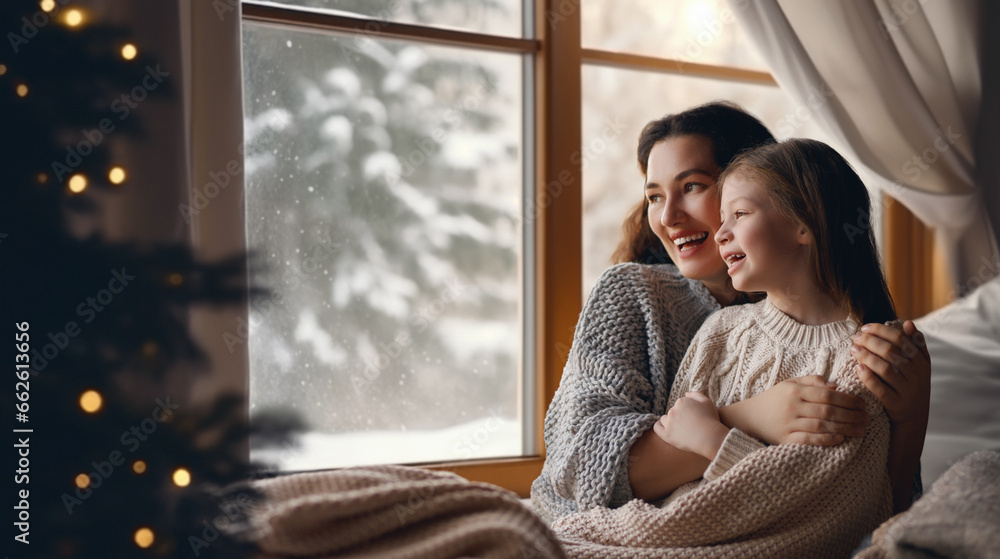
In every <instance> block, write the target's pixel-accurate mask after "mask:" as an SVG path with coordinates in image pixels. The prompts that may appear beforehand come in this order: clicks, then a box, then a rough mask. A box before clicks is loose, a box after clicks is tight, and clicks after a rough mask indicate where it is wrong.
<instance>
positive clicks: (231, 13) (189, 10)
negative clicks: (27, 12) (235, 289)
mask: <svg viewBox="0 0 1000 559" xmlns="http://www.w3.org/2000/svg"><path fill="white" fill-rule="evenodd" d="M178 7H179V10H180V33H179V36H178V40H179V45H180V47H181V52H182V58H183V83H184V88H183V92H182V95H181V98H182V100H183V107H184V119H183V129H184V136H185V137H184V153H185V157H186V161H185V164H186V169H187V177H188V180H187V204H188V206H187V209H186V210H185V211H180V210H179V211H178V213H180V214H181V215H182V216H183V215H184V214H186V215H187V218H188V219H186V220H185V222H186V223H187V224H188V226H189V227H190V234H191V243H192V245H193V246H194V248H195V251H196V254H198V256H199V257H200V258H203V259H205V260H207V261H211V262H215V261H219V260H221V259H224V258H228V257H233V256H234V255H238V254H242V253H245V251H246V230H245V223H244V181H243V78H242V76H243V72H242V66H241V56H240V53H241V33H240V31H241V17H240V8H239V3H238V2H230V1H226V2H205V1H203V0H179V2H178ZM247 328H248V327H247V313H246V308H245V305H237V306H226V307H220V308H195V309H194V310H193V311H192V313H191V329H192V335H193V337H194V338H195V340H196V341H197V342H198V344H199V345H200V346H201V347H202V348H203V349H204V350H205V351H206V353H207V354H208V355H209V358H210V359H211V362H212V374H211V375H205V376H202V377H198V378H197V379H196V382H195V384H194V386H193V389H192V391H191V400H192V401H193V402H195V403H197V402H201V401H205V400H208V401H210V400H211V399H212V398H214V397H216V396H218V395H219V394H221V393H224V392H229V393H242V394H246V393H247V391H248V387H249V381H248V371H249V364H248V351H247V343H245V342H246V340H245V337H246V334H247ZM227 333H228V334H229V337H228V338H226V337H225V335H226V334H227ZM232 336H236V337H237V338H240V339H243V340H244V343H232V342H231V341H230V343H227V339H228V340H232V339H233V337H232Z"/></svg>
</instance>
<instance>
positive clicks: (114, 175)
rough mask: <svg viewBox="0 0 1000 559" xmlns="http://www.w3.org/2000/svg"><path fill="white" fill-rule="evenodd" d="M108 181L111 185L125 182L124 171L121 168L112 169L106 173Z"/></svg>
mask: <svg viewBox="0 0 1000 559" xmlns="http://www.w3.org/2000/svg"><path fill="white" fill-rule="evenodd" d="M108 180H109V181H111V184H121V183H123V182H125V169H124V168H122V167H112V168H111V170H109V171H108Z"/></svg>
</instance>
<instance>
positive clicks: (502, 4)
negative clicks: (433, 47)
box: [254, 0, 522, 37]
mask: <svg viewBox="0 0 1000 559" xmlns="http://www.w3.org/2000/svg"><path fill="white" fill-rule="evenodd" d="M254 4H285V5H288V6H294V7H296V8H304V9H309V10H320V11H324V12H328V13H333V14H340V15H353V16H363V17H368V18H374V19H379V20H384V21H392V22H396V23H418V24H420V25H428V26H432V27H442V28H451V29H457V30H461V31H472V32H476V33H486V34H490V35H503V36H506V37H521V36H522V33H521V29H522V24H521V13H522V10H521V2H520V0H430V1H429V0H272V1H271V2H254Z"/></svg>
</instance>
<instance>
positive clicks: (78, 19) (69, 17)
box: [66, 8, 83, 27]
mask: <svg viewBox="0 0 1000 559" xmlns="http://www.w3.org/2000/svg"><path fill="white" fill-rule="evenodd" d="M81 23H83V12H81V11H80V10H77V9H76V8H73V9H72V10H70V11H68V12H66V25H68V26H70V27H77V26H79V25H80V24H81Z"/></svg>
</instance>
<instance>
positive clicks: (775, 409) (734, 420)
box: [719, 375, 868, 446]
mask: <svg viewBox="0 0 1000 559" xmlns="http://www.w3.org/2000/svg"><path fill="white" fill-rule="evenodd" d="M836 388H837V385H836V384H833V383H831V382H827V381H826V380H825V379H824V378H823V377H821V376H819V375H811V376H807V377H797V378H792V379H788V380H785V381H782V382H779V383H778V384H776V385H774V386H772V387H771V388H769V389H768V390H766V391H764V392H762V393H760V394H758V395H756V396H754V397H753V398H750V399H748V400H743V401H741V402H737V403H735V404H732V405H730V406H726V407H724V408H722V409H720V410H719V413H720V416H721V418H722V422H723V423H725V424H726V425H728V426H730V427H736V428H738V429H739V430H741V431H743V432H745V433H747V434H748V435H750V436H752V437H755V438H757V439H759V440H762V441H764V442H766V443H768V444H785V443H803V444H811V445H818V446H830V445H835V444H839V443H841V442H842V441H843V440H844V437H845V436H846V437H860V436H861V435H863V434H864V432H865V425H866V424H867V423H868V414H866V413H865V403H864V401H863V400H861V398H858V397H857V396H853V395H851V394H847V393H845V392H840V391H838V390H836Z"/></svg>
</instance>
